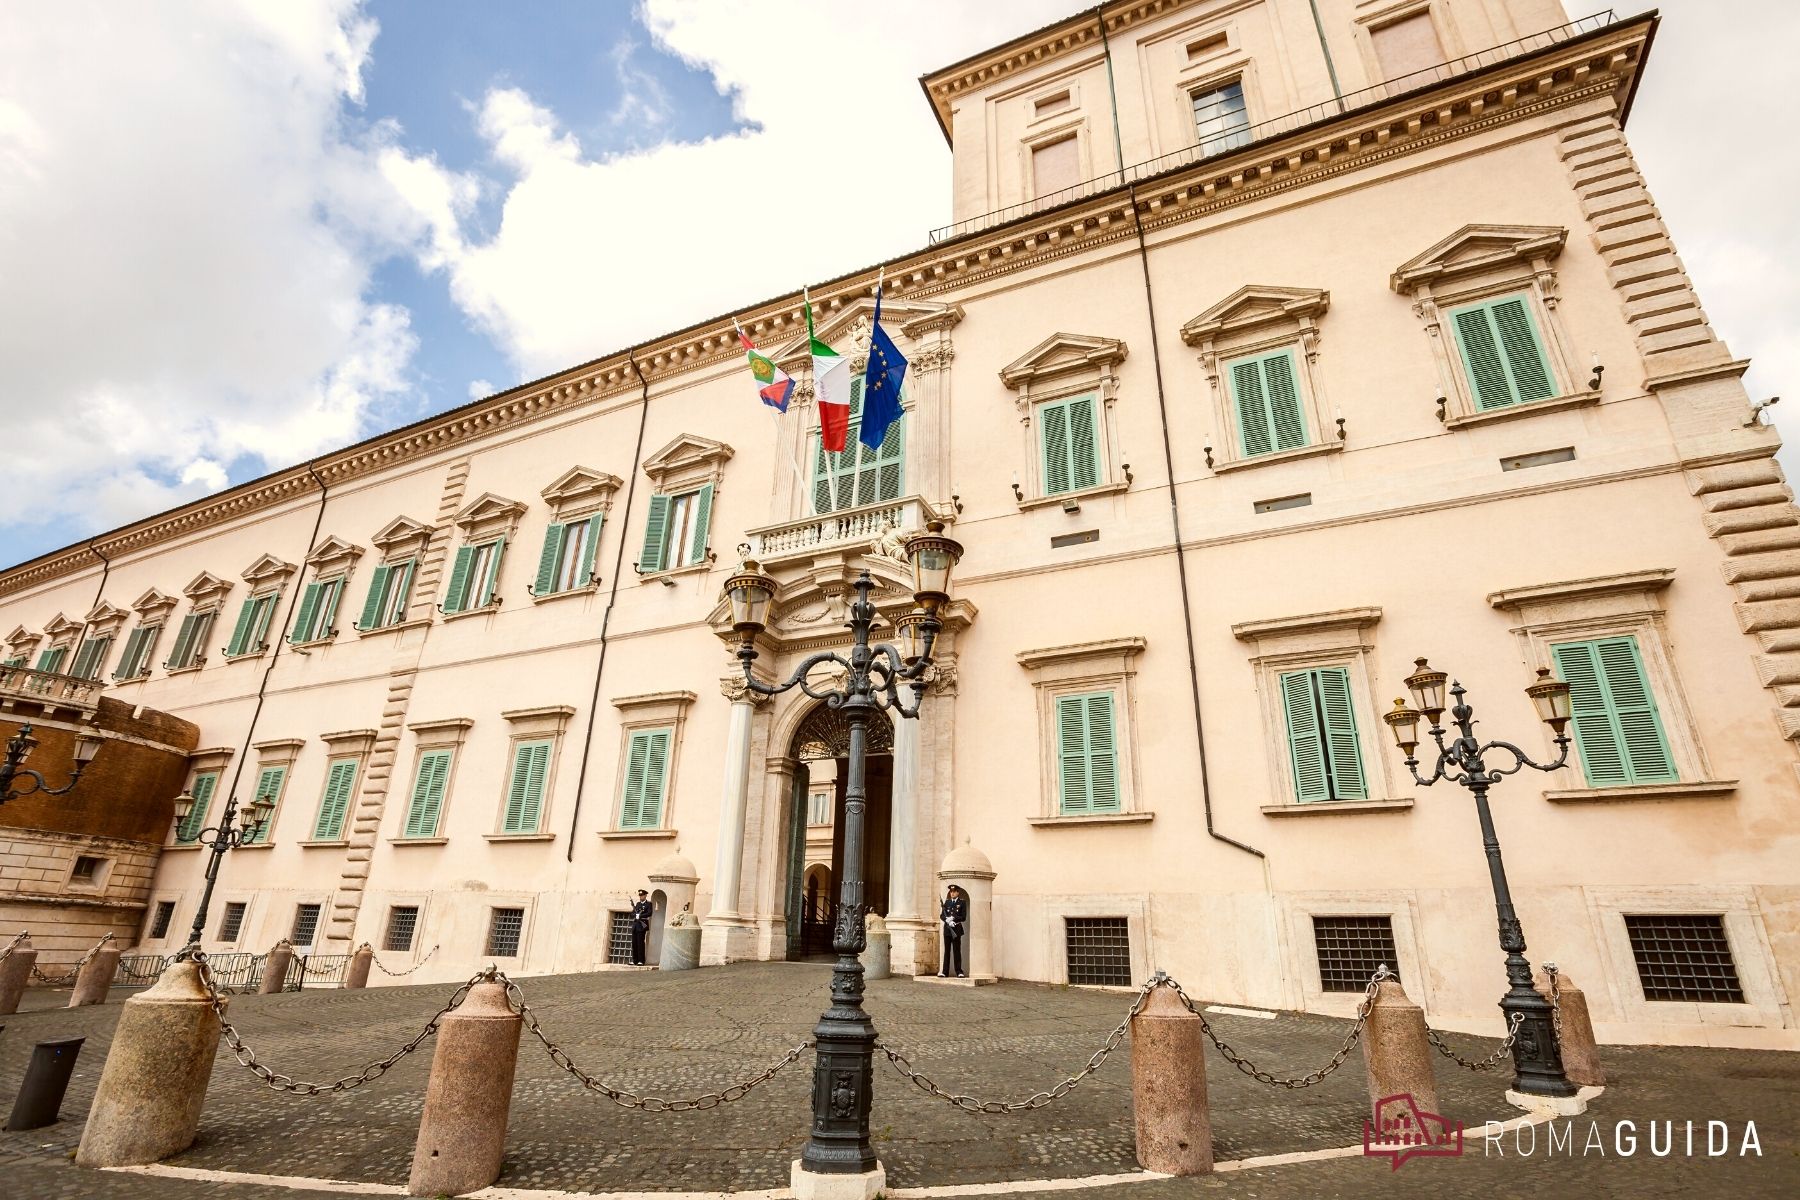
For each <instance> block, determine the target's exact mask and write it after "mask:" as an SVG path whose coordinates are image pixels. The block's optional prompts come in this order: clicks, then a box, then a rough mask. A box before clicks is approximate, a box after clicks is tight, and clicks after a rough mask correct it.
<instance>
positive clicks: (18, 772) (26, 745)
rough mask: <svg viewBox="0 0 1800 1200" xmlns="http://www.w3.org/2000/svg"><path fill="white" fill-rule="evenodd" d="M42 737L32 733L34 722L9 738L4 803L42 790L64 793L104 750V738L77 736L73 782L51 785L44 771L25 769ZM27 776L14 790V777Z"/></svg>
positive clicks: (0, 792) (2, 765)
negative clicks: (38, 737) (101, 741)
mask: <svg viewBox="0 0 1800 1200" xmlns="http://www.w3.org/2000/svg"><path fill="white" fill-rule="evenodd" d="M37 745H38V740H37V738H36V737H35V736H34V735H33V734H32V732H31V726H30V725H21V726H19V732H17V733H15V734H13V736H12V737H11V738H9V739H7V742H6V757H5V758H4V759H0V804H4V803H6V802H7V801H8V800H17V799H20V798H21V797H24V796H30V795H34V794H36V793H38V792H42V793H44V795H46V796H60V795H62V794H63V793H65V792H67V791H69V790H70V789H71V788H73V787H74V786H75V785H76V784H77V783H79V782H80V781H81V773H82V772H83V771H85V770H87V768H88V764H89V763H91V762H93V761H94V756H95V755H97V754H99V753H100V739H99V738H98V737H96V736H94V735H93V734H92V733H81V734H77V735H76V737H75V753H74V759H75V770H74V773H73V774H71V775H70V776H69V782H67V783H65V784H63V786H61V787H51V786H50V785H49V783H48V782H46V781H45V779H44V777H43V775H42V774H40V773H39V772H37V771H28V770H26V769H25V760H26V759H28V758H30V757H31V752H32V751H33V750H35V749H37ZM21 776H23V777H24V780H25V783H24V784H23V785H21V786H20V787H19V788H17V789H14V787H13V780H15V779H18V778H20V777H21Z"/></svg>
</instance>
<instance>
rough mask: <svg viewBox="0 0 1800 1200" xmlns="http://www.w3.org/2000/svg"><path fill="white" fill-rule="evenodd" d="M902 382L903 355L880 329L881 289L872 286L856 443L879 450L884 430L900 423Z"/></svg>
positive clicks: (885, 331)
mask: <svg viewBox="0 0 1800 1200" xmlns="http://www.w3.org/2000/svg"><path fill="white" fill-rule="evenodd" d="M905 379H906V355H904V354H902V353H900V347H898V346H896V345H894V339H893V338H891V337H889V336H888V333H887V330H885V329H883V328H882V327H881V285H880V284H876V285H875V329H874V332H872V333H870V334H869V366H868V369H867V370H866V371H865V372H864V374H863V406H862V432H861V433H860V434H859V435H858V440H859V441H861V442H862V444H863V445H865V446H867V447H868V448H869V449H871V450H879V449H881V441H882V439H883V438H885V437H887V432H888V426H890V425H892V424H893V423H894V422H895V421H898V420H899V419H900V385H901V383H902V382H904V381H905Z"/></svg>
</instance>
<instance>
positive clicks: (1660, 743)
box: [1550, 636, 1678, 787]
mask: <svg viewBox="0 0 1800 1200" xmlns="http://www.w3.org/2000/svg"><path fill="white" fill-rule="evenodd" d="M1550 653H1551V656H1552V657H1553V658H1554V659H1555V660H1556V669H1557V674H1558V675H1559V676H1561V677H1562V679H1563V681H1564V682H1565V683H1567V684H1568V685H1569V710H1570V715H1571V716H1572V717H1573V718H1574V722H1575V744H1576V747H1577V748H1578V749H1579V750H1580V751H1581V768H1582V773H1583V774H1584V775H1585V776H1586V778H1587V782H1588V784H1589V785H1590V786H1593V787H1618V786H1622V785H1625V784H1631V783H1672V782H1674V781H1675V780H1676V779H1677V778H1678V776H1677V774H1676V771H1675V760H1674V758H1673V757H1672V756H1671V755H1670V753H1669V744H1668V739H1667V738H1666V737H1665V736H1664V733H1663V727H1662V717H1661V715H1660V714H1659V713H1658V712H1657V710H1656V698H1655V697H1654V696H1653V695H1652V694H1651V692H1650V685H1649V681H1648V679H1647V678H1646V677H1645V675H1644V663H1643V658H1642V657H1641V655H1640V654H1639V651H1638V645H1637V639H1636V638H1635V637H1630V636H1625V637H1612V638H1599V639H1596V640H1594V641H1590V642H1565V643H1563V644H1561V645H1556V646H1552V647H1551V648H1550Z"/></svg>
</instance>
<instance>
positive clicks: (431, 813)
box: [403, 750, 455, 838]
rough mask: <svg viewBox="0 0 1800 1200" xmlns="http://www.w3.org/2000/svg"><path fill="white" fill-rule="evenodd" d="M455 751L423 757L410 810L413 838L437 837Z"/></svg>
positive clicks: (409, 833)
mask: <svg viewBox="0 0 1800 1200" xmlns="http://www.w3.org/2000/svg"><path fill="white" fill-rule="evenodd" d="M454 753H455V752H454V751H452V750H427V751H425V752H424V753H423V754H421V755H419V766H418V769H417V771H416V773H415V774H414V775H413V790H412V802H411V803H410V804H409V805H408V806H407V809H406V832H405V833H404V834H403V836H405V837H409V838H428V837H436V836H437V830H438V816H439V815H440V814H441V813H442V812H443V809H444V788H445V787H446V786H447V785H448V784H449V782H450V759H451V756H452V755H453V754H454Z"/></svg>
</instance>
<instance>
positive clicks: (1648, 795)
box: [1544, 779, 1738, 804]
mask: <svg viewBox="0 0 1800 1200" xmlns="http://www.w3.org/2000/svg"><path fill="white" fill-rule="evenodd" d="M1737 785H1738V781H1737V780H1735V779H1702V780H1697V781H1695V782H1693V783H1634V784H1627V785H1626V786H1624V787H1597V788H1567V789H1563V790H1560V791H1546V792H1545V793H1544V799H1546V800H1549V801H1551V802H1553V803H1556V804H1595V803H1600V804H1604V803H1608V802H1611V801H1618V800H1723V799H1726V798H1727V797H1729V796H1732V795H1733V794H1735V793H1736V792H1737Z"/></svg>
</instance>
